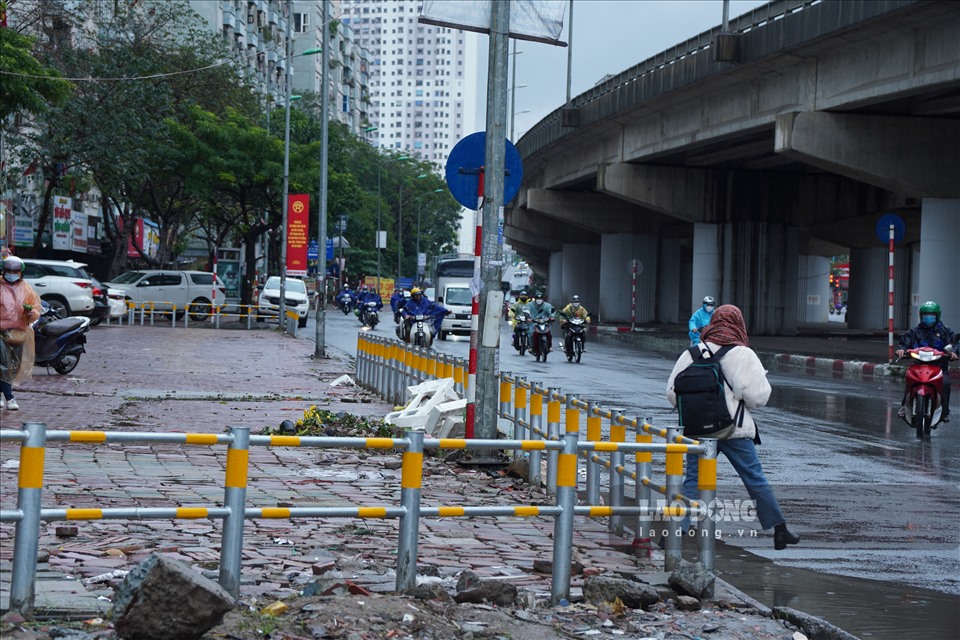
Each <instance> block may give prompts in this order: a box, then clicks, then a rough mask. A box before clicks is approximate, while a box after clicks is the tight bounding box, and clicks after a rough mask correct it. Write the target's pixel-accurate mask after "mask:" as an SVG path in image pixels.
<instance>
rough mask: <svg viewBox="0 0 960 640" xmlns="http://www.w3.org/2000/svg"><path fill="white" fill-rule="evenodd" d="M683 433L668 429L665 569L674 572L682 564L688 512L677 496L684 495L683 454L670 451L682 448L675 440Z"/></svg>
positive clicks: (676, 429) (673, 428) (678, 429)
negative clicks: (682, 547) (683, 538)
mask: <svg viewBox="0 0 960 640" xmlns="http://www.w3.org/2000/svg"><path fill="white" fill-rule="evenodd" d="M680 433H681V429H680V428H679V427H668V428H667V462H666V474H667V482H666V489H667V493H666V501H665V502H666V507H665V509H664V525H665V526H664V527H663V529H664V531H666V532H667V534H668V535H667V536H666V545H665V547H664V551H665V557H664V565H663V566H664V569H665V570H666V571H673V570H674V569H676V568H677V565H678V564H680V559H681V553H680V544H681V542H682V540H681V539H680V538H681V536H682V535H683V532H682V530H681V527H682V524H683V523H682V520H683V514H684V513H685V512H686V510H687V506H686V503H685V502H683V501H680V500H677V498H676V496H677V495H679V494H682V493H683V458H684V455H683V452H682V451H670V447H679V448H683V447H680V446H679V445H677V444H675V442H674V441H675V439H676V437H677V436H679V435H680Z"/></svg>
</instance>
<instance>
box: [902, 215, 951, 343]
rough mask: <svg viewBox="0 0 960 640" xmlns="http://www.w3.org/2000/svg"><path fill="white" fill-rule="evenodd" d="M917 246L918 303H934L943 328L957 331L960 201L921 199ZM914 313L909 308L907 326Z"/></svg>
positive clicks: (913, 319) (914, 311) (913, 317)
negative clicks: (937, 307)
mask: <svg viewBox="0 0 960 640" xmlns="http://www.w3.org/2000/svg"><path fill="white" fill-rule="evenodd" d="M920 246H921V247H922V251H921V252H920V269H919V271H920V281H919V287H918V288H917V289H916V292H917V293H919V294H920V296H919V298H920V300H919V303H920V304H923V303H924V302H926V301H927V300H935V301H937V302H938V303H939V304H940V306H941V307H942V308H943V316H942V320H943V322H944V324H946V325H947V326H948V327H950V328H952V329H953V330H954V331H960V250H958V249H960V198H924V199H923V201H922V204H921V223H920ZM918 311H919V309H917V308H914V307H911V312H912V313H911V316H910V325H911V326H912V325H913V324H916V322H917V313H918Z"/></svg>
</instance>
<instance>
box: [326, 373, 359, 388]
mask: <svg viewBox="0 0 960 640" xmlns="http://www.w3.org/2000/svg"><path fill="white" fill-rule="evenodd" d="M345 384H346V385H350V386H351V387H355V386H357V383H356V382H354V381H353V378H351V377H350V376H348V375H347V374H343V375H342V376H340V377H339V378H337V379H336V380H334V381H333V382H331V383H330V386H331V387H339V386H342V385H345Z"/></svg>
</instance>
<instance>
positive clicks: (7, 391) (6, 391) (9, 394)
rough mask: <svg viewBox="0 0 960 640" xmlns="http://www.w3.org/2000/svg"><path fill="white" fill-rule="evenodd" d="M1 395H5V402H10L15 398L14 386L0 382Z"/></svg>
mask: <svg viewBox="0 0 960 640" xmlns="http://www.w3.org/2000/svg"><path fill="white" fill-rule="evenodd" d="M0 393H3V399H4V400H10V399H11V398H13V385H12V384H10V383H9V382H3V381H2V380H0Z"/></svg>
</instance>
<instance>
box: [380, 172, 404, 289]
mask: <svg viewBox="0 0 960 640" xmlns="http://www.w3.org/2000/svg"><path fill="white" fill-rule="evenodd" d="M409 159H410V156H397V157H396V158H387V159H386V160H384V161H383V162H381V163H380V164H378V165H377V237H376V239H375V240H374V244H375V245H376V246H377V292H378V293H379V292H380V249H381V248H382V247H381V246H380V229H381V226H380V202H381V199H380V173H381V171H382V170H383V167H384V165H387V164H390V163H391V162H402V161H404V160H409ZM384 244H386V243H384Z"/></svg>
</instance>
